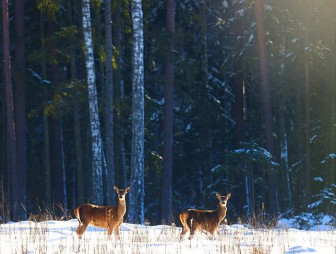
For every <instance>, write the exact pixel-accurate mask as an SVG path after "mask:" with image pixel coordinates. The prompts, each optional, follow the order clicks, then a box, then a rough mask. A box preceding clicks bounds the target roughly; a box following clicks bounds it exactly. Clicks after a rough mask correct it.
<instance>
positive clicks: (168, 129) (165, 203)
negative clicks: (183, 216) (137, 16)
mask: <svg viewBox="0 0 336 254" xmlns="http://www.w3.org/2000/svg"><path fill="white" fill-rule="evenodd" d="M166 15H167V16H166V18H167V31H168V33H169V41H170V43H169V48H168V50H167V55H166V73H165V94H164V98H165V104H164V123H163V172H162V190H161V193H162V197H161V221H162V222H163V223H167V224H170V223H171V222H172V220H173V218H172V196H173V193H172V177H173V115H174V112H173V109H174V63H173V57H172V55H173V50H174V33H175V0H168V1H167V14H166Z"/></svg>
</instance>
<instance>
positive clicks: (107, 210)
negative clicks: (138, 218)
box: [74, 186, 130, 240]
mask: <svg viewBox="0 0 336 254" xmlns="http://www.w3.org/2000/svg"><path fill="white" fill-rule="evenodd" d="M114 190H115V192H116V193H117V195H118V205H117V206H98V205H93V204H82V205H79V206H78V207H76V208H75V209H74V214H75V216H76V218H77V220H78V222H79V226H78V229H77V230H76V233H77V236H78V238H79V239H80V238H82V235H83V233H84V231H85V230H86V228H87V226H88V225H89V224H91V225H93V226H95V227H99V228H106V229H107V234H108V239H111V234H112V231H113V230H114V233H115V236H116V239H117V240H120V236H119V226H120V225H121V223H122V222H123V219H124V215H125V213H126V200H125V197H126V194H127V193H128V192H129V191H130V187H127V188H126V189H125V190H123V189H118V188H117V187H116V186H114Z"/></svg>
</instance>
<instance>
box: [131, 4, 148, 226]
mask: <svg viewBox="0 0 336 254" xmlns="http://www.w3.org/2000/svg"><path fill="white" fill-rule="evenodd" d="M132 21H133V55H132V158H131V191H130V196H129V200H130V205H129V214H128V220H129V221H130V222H131V223H142V224H143V223H144V221H145V215H144V198H145V188H144V187H145V186H144V62H143V58H144V56H143V54H144V42H143V13H142V1H141V0H132Z"/></svg>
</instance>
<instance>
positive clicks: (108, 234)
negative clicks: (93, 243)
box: [107, 226, 113, 240]
mask: <svg viewBox="0 0 336 254" xmlns="http://www.w3.org/2000/svg"><path fill="white" fill-rule="evenodd" d="M112 231H113V228H112V227H111V226H109V227H108V228H107V236H108V239H109V240H111V234H112Z"/></svg>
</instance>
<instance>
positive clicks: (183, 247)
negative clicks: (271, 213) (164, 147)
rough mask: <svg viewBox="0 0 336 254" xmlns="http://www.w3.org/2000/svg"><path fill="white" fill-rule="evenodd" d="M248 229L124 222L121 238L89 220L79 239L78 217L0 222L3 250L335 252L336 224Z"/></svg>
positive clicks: (1, 252) (4, 252)
mask: <svg viewBox="0 0 336 254" xmlns="http://www.w3.org/2000/svg"><path fill="white" fill-rule="evenodd" d="M286 222H287V221H286V220H283V221H281V222H280V224H279V227H278V228H276V229H249V228H248V227H245V226H243V225H238V224H236V225H231V226H222V227H221V228H220V230H219V235H218V236H217V237H216V239H214V240H212V239H209V237H208V236H207V235H206V234H205V233H198V234H196V235H195V237H194V239H193V240H191V241H190V240H188V239H187V237H186V238H185V239H184V240H183V241H182V242H179V234H180V232H181V228H179V227H171V226H143V225H133V224H127V223H123V224H122V226H121V228H120V230H121V232H120V236H121V241H116V240H115V238H114V235H112V239H111V240H108V239H107V235H106V233H105V231H104V230H102V229H98V228H95V227H92V226H89V227H88V228H87V230H86V231H85V233H84V235H83V238H82V239H81V240H79V239H78V238H77V236H76V233H75V232H74V231H75V230H76V229H77V226H78V222H77V220H69V221H45V222H39V223H35V222H32V221H23V222H17V223H7V224H1V225H0V254H13V253H41V254H42V253H53V254H57V253H95V254H99V253H146V254H148V253H192V254H197V253H253V254H262V253H300V254H304V253H314V254H316V253H321V254H328V253H330V254H333V253H336V231H335V228H331V227H326V226H315V227H314V228H313V229H311V230H298V229H294V228H290V227H288V224H286Z"/></svg>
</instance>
